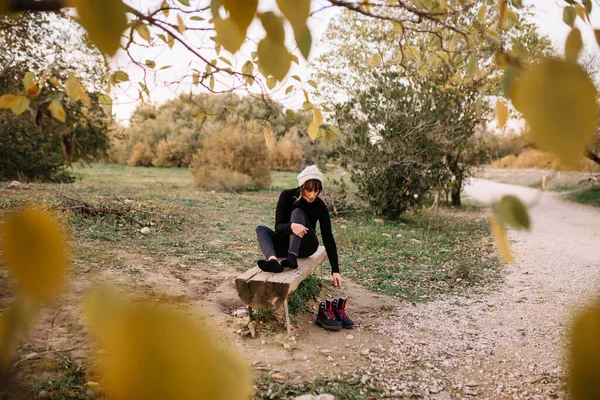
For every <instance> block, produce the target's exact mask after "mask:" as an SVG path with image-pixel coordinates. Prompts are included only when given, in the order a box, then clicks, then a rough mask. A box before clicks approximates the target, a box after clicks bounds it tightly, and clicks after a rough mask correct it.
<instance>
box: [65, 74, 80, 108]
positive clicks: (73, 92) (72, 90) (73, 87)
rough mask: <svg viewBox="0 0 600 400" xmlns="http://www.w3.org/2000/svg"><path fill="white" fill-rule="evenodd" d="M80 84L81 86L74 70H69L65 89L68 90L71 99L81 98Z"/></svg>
mask: <svg viewBox="0 0 600 400" xmlns="http://www.w3.org/2000/svg"><path fill="white" fill-rule="evenodd" d="M80 86H81V84H80V83H79V81H78V80H77V78H76V77H75V75H73V73H72V72H69V78H68V79H67V81H66V82H65V90H66V92H67V96H69V98H70V99H71V100H73V101H77V100H79V87H80Z"/></svg>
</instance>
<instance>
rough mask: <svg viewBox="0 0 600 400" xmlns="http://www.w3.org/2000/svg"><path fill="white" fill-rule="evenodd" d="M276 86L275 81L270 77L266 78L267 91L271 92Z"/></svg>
mask: <svg viewBox="0 0 600 400" xmlns="http://www.w3.org/2000/svg"><path fill="white" fill-rule="evenodd" d="M276 84H277V79H275V78H274V77H272V76H270V77H268V78H267V88H269V90H273V88H274V87H275V85H276Z"/></svg>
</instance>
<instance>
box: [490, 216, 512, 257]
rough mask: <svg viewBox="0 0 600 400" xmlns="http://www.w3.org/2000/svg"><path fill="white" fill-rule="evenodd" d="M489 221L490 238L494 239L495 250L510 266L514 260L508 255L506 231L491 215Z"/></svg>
mask: <svg viewBox="0 0 600 400" xmlns="http://www.w3.org/2000/svg"><path fill="white" fill-rule="evenodd" d="M488 219H489V221H490V228H491V229H492V236H493V237H494V242H495V243H496V248H497V249H498V252H499V253H500V255H502V257H504V258H505V259H506V261H508V262H509V263H510V264H512V263H513V262H514V261H515V260H514V259H513V257H512V254H510V247H509V245H508V239H507V237H506V231H505V230H504V227H503V226H502V224H501V223H500V222H498V220H497V219H496V217H495V216H494V215H492V214H490V215H489V217H488Z"/></svg>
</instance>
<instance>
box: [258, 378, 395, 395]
mask: <svg viewBox="0 0 600 400" xmlns="http://www.w3.org/2000/svg"><path fill="white" fill-rule="evenodd" d="M257 388H258V390H257V391H256V393H255V394H254V399H255V400H267V399H293V398H295V397H298V396H302V395H305V394H313V395H319V394H331V395H333V396H334V397H335V398H336V399H345V400H346V399H347V400H366V399H368V398H369V397H371V396H373V397H375V398H380V396H381V395H382V393H383V392H382V391H380V390H379V389H374V388H371V387H369V386H366V385H364V384H362V383H361V382H360V376H358V375H356V376H339V375H338V376H336V377H334V378H331V379H324V378H320V379H315V380H312V381H306V380H305V381H303V382H296V381H294V382H280V381H277V380H275V379H272V378H270V377H269V376H268V375H263V376H262V377H261V378H260V379H259V380H258V382H257Z"/></svg>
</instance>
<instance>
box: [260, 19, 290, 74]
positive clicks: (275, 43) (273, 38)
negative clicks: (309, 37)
mask: <svg viewBox="0 0 600 400" xmlns="http://www.w3.org/2000/svg"><path fill="white" fill-rule="evenodd" d="M259 17H260V20H261V22H262V25H263V27H264V28H265V31H267V36H266V37H265V38H264V39H262V40H261V41H260V42H259V43H258V48H257V53H258V65H259V66H260V67H261V68H262V69H263V70H264V71H265V72H266V73H267V74H269V75H273V76H274V77H275V79H277V80H278V81H280V80H282V79H283V78H285V76H286V75H287V73H288V71H289V69H290V65H291V63H292V57H291V55H290V53H289V52H288V50H287V48H286V47H285V44H284V40H285V32H284V30H283V22H282V20H281V18H279V17H278V16H276V15H275V14H273V13H272V12H266V13H263V14H260V16H259Z"/></svg>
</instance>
